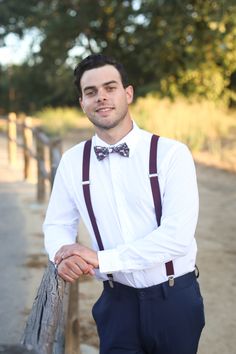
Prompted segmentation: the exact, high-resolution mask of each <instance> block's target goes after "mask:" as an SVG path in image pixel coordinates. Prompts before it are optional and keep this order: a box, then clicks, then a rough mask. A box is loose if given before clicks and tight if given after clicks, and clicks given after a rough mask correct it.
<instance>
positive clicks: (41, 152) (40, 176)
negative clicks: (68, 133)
mask: <svg viewBox="0 0 236 354" xmlns="http://www.w3.org/2000/svg"><path fill="white" fill-rule="evenodd" d="M7 135H8V157H9V162H10V163H11V164H12V165H15V164H16V163H17V147H21V148H22V149H23V156H24V178H25V179H30V178H32V159H35V160H36V162H37V200H38V201H39V202H42V201H44V199H45V196H46V181H47V180H48V181H49V183H50V186H51V187H52V185H53V181H54V177H55V173H56V169H57V166H58V164H59V161H60V158H61V152H62V151H61V150H62V147H61V139H60V138H58V137H56V138H52V137H48V136H47V135H46V134H45V133H44V132H42V131H41V130H40V128H39V127H33V126H32V118H30V117H25V116H20V117H17V116H16V114H15V113H9V115H8V129H7Z"/></svg>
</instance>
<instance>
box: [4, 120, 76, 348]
mask: <svg viewBox="0 0 236 354" xmlns="http://www.w3.org/2000/svg"><path fill="white" fill-rule="evenodd" d="M7 121H8V129H7V135H8V157H9V162H10V163H11V164H13V165H14V164H16V163H17V147H18V146H19V147H21V148H22V149H23V154H24V178H25V179H28V178H30V177H31V173H32V171H31V164H32V159H35V160H36V162H37V200H38V201H39V202H40V201H43V200H44V198H45V192H46V190H45V181H46V180H49V182H50V186H51V188H52V186H53V181H54V177H55V173H56V169H57V166H58V164H59V161H60V158H61V139H59V138H49V137H48V136H47V135H46V134H45V133H43V132H42V131H41V130H40V129H39V128H35V127H33V126H32V122H31V121H32V119H31V118H30V117H17V116H16V114H15V113H10V114H9V115H8V118H7ZM79 344H80V343H79V298H78V282H75V283H74V284H72V285H69V284H68V283H65V282H64V281H63V280H62V279H61V278H60V277H59V276H58V274H57V270H56V268H55V266H54V264H53V263H52V262H49V263H48V266H47V268H46V270H45V273H44V275H43V278H42V281H41V284H40V286H39V289H38V293H37V296H36V298H35V301H34V304H33V307H32V310H31V313H30V315H29V317H28V321H27V324H26V328H25V331H24V334H23V336H22V341H21V344H20V345H13V346H3V345H0V353H3V354H20V353H22V354H23V353H32V354H80V346H79Z"/></svg>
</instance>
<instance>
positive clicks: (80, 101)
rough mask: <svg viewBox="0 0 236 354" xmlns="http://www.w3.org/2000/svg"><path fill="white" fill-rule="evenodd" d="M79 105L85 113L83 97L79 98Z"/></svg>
mask: <svg viewBox="0 0 236 354" xmlns="http://www.w3.org/2000/svg"><path fill="white" fill-rule="evenodd" d="M79 103H80V107H81V108H82V111H83V112H84V113H85V110H84V105H83V100H82V97H79Z"/></svg>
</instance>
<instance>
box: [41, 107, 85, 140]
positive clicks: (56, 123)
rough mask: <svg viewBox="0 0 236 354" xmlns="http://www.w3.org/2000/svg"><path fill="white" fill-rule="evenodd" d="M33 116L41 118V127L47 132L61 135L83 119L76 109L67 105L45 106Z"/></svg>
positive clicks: (76, 125)
mask: <svg viewBox="0 0 236 354" xmlns="http://www.w3.org/2000/svg"><path fill="white" fill-rule="evenodd" d="M35 116H36V117H37V118H39V119H40V120H41V124H42V128H43V130H44V131H45V132H46V133H47V134H49V135H61V136H64V135H65V134H66V133H67V132H68V131H70V130H72V129H75V128H77V127H79V124H80V122H81V121H83V120H84V118H83V115H82V113H81V112H80V111H79V110H78V109H76V108H68V107H57V108H51V107H47V108H45V109H43V110H41V111H39V112H37V113H36V114H35Z"/></svg>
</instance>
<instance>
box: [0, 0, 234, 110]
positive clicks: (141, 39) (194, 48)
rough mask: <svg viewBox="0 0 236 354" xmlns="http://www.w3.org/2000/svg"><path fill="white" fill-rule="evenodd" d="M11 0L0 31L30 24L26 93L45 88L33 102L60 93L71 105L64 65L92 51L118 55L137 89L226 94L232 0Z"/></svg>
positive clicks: (2, 8)
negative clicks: (33, 42)
mask: <svg viewBox="0 0 236 354" xmlns="http://www.w3.org/2000/svg"><path fill="white" fill-rule="evenodd" d="M16 2H17V1H16V0H7V1H6V0H2V1H1V2H0V21H1V24H2V26H1V28H0V36H1V39H2V41H4V38H5V37H6V35H7V34H8V33H10V32H14V33H16V34H18V35H19V36H23V35H24V33H25V32H26V31H27V30H29V29H33V28H37V30H38V33H39V38H40V40H41V42H40V48H39V50H32V53H31V56H30V57H29V58H28V60H27V63H26V64H27V66H28V67H29V73H31V75H33V76H34V81H35V86H34V87H32V85H31V87H30V85H29V87H30V92H33V91H32V90H34V88H35V91H36V89H37V92H35V97H37V95H39V94H40V95H41V94H42V95H45V96H46V95H47V97H41V96H40V99H38V102H41V103H40V104H45V103H47V102H49V103H50V102H52V103H53V104H55V105H57V104H60V103H64V102H65V101H67V100H68V102H69V103H70V104H71V103H72V102H73V98H72V97H73V89H72V88H71V82H72V81H71V77H72V71H71V66H74V65H75V63H76V62H77V61H78V60H80V59H81V58H82V57H84V56H86V55H87V54H89V53H94V52H103V53H105V54H108V55H113V56H115V57H116V58H117V59H118V60H120V61H122V62H123V63H124V64H125V66H126V67H127V71H128V72H129V74H130V79H131V81H132V82H133V83H134V85H135V86H136V87H137V88H138V89H137V91H136V92H137V94H138V95H140V94H145V93H146V92H149V91H150V90H154V91H157V92H159V94H161V95H168V96H170V97H172V98H174V97H175V96H176V95H178V94H184V95H185V96H189V97H191V96H193V95H194V96H196V95H197V96H200V97H207V98H208V99H211V100H219V99H222V98H230V97H231V98H233V97H234V91H233V90H234V86H233V85H232V82H231V81H232V77H234V72H236V4H235V3H234V1H233V0H226V1H224V0H220V1H219V0H172V1H169V0H120V1H116V0H109V1H108V0H97V1H94V0H49V1H46V0H39V1H35V0H25V1H23V2H20V3H19V2H17V4H16ZM13 9H14V10H13ZM36 39H37V40H38V38H36ZM76 51H77V53H78V54H77V55H74V56H73V58H71V57H69V55H70V53H72V52H73V53H75V52H76ZM26 64H25V65H26ZM23 69H24V70H26V69H25V68H23V67H22V75H23ZM20 71H21V69H20V68H19V72H20ZM25 77H26V76H25ZM36 78H38V81H37V80H36ZM29 82H30V80H29ZM38 85H39V86H38ZM65 88H66V90H65ZM63 90H65V91H63ZM63 92H64V94H63ZM68 92H69V94H68V95H66V94H67V93H68Z"/></svg>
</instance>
